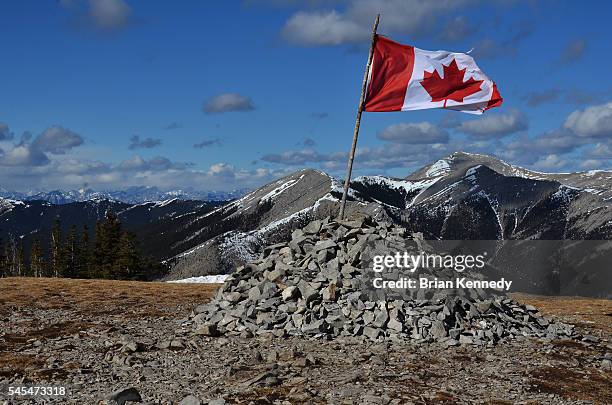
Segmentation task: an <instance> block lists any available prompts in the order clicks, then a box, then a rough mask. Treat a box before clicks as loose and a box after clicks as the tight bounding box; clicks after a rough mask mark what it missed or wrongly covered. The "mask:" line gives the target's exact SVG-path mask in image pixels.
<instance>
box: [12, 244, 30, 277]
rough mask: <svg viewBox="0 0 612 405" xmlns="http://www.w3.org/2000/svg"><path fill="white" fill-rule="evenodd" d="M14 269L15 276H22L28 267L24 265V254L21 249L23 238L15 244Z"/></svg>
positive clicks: (25, 274)
mask: <svg viewBox="0 0 612 405" xmlns="http://www.w3.org/2000/svg"><path fill="white" fill-rule="evenodd" d="M15 269H16V271H17V276H19V277H24V276H27V275H28V269H27V268H26V265H25V254H24V251H23V240H20V241H19V244H18V245H17V260H16V262H15Z"/></svg>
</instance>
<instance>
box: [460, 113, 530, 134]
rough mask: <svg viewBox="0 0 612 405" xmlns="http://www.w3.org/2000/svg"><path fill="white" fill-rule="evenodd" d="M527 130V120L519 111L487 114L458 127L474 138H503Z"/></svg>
mask: <svg viewBox="0 0 612 405" xmlns="http://www.w3.org/2000/svg"><path fill="white" fill-rule="evenodd" d="M527 128H528V123H527V118H526V117H525V116H524V115H523V114H522V113H521V112H520V111H517V110H512V111H509V112H507V113H490V114H488V115H487V114H485V115H483V116H482V117H481V118H479V119H475V120H471V121H464V122H462V123H461V124H459V126H457V130H458V131H461V132H463V133H466V134H468V135H470V136H472V137H474V138H492V137H503V136H507V135H511V134H513V133H516V132H520V131H524V130H526V129H527Z"/></svg>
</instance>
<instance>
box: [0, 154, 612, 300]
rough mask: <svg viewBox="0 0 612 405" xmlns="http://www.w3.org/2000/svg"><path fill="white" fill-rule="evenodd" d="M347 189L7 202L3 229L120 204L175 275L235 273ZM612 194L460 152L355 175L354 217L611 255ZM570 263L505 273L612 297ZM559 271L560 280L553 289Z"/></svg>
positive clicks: (316, 182) (606, 179) (330, 184)
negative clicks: (402, 168) (567, 267)
mask: <svg viewBox="0 0 612 405" xmlns="http://www.w3.org/2000/svg"><path fill="white" fill-rule="evenodd" d="M341 186H342V184H341V181H339V180H337V179H335V178H333V177H332V176H329V175H328V174H326V173H324V172H321V171H318V170H313V169H304V170H300V171H298V172H296V173H293V174H291V175H289V176H286V177H284V178H281V179H279V180H276V181H274V182H272V183H270V184H267V185H265V186H263V187H261V188H259V189H257V190H254V191H252V192H250V193H247V194H245V195H244V196H242V197H240V198H238V199H235V200H233V201H231V202H228V203H225V204H223V203H212V202H197V201H184V200H181V199H178V198H177V199H172V200H168V201H165V202H148V203H140V204H129V203H125V202H116V201H108V200H100V199H96V200H90V201H84V202H78V203H68V204H64V205H56V204H50V203H49V202H42V201H29V202H23V201H12V200H3V201H0V221H1V222H0V225H1V226H2V234H0V235H1V236H3V237H5V235H6V233H7V232H11V233H12V234H13V235H18V236H20V237H21V235H23V238H24V239H28V237H29V236H28V235H31V234H32V233H35V232H44V230H48V229H49V228H50V222H49V220H47V219H46V218H54V217H55V216H56V215H59V216H60V217H61V218H71V219H72V220H73V222H74V221H79V220H81V219H83V218H88V220H90V221H95V220H96V218H101V216H102V215H104V212H105V210H108V209H112V210H114V211H115V212H118V213H119V218H120V219H121V220H122V221H123V223H124V225H125V226H126V228H128V229H130V230H133V231H134V232H135V233H136V234H137V235H138V236H139V240H140V241H141V245H142V247H143V249H144V251H145V253H147V254H149V255H151V256H153V257H155V258H157V259H158V260H162V261H164V262H166V263H167V264H168V265H169V268H170V270H169V273H168V274H167V275H166V277H165V278H166V279H180V278H186V277H192V276H201V275H207V274H221V273H228V272H231V271H232V269H233V268H235V266H236V265H239V264H242V263H244V262H246V261H248V260H250V259H253V258H254V257H255V256H257V255H258V254H259V253H260V252H261V250H262V249H263V248H264V246H266V245H269V244H271V243H275V242H279V241H281V240H286V239H288V238H289V236H290V234H291V232H292V231H293V230H294V229H296V228H299V227H302V226H303V225H304V224H306V223H307V222H309V221H310V220H312V219H316V218H322V217H326V216H335V215H337V212H338V208H339V199H340V197H341V192H342V187H341ZM611 200H612V172H608V171H589V172H580V173H540V172H535V171H530V170H527V169H523V168H521V167H518V166H514V165H511V164H508V163H505V162H503V161H501V160H499V159H496V158H494V157H491V156H487V155H480V154H472V153H465V152H456V153H453V154H452V155H449V156H447V157H445V158H443V159H440V160H438V161H436V162H433V163H431V164H429V165H427V166H424V167H422V168H421V169H419V170H417V171H415V172H414V173H412V174H410V175H409V176H407V177H406V178H403V179H398V178H390V177H385V176H362V177H357V178H355V179H354V180H353V181H352V182H351V187H350V190H349V199H348V203H347V215H349V216H350V215H352V214H355V213H365V214H368V215H371V216H373V217H374V218H375V219H378V220H386V221H393V222H395V223H398V224H401V225H402V226H405V227H406V228H407V229H408V230H409V231H411V232H413V233H421V234H422V235H423V237H424V238H425V239H426V240H484V241H497V242H503V241H520V242H521V243H524V242H526V241H580V240H590V241H593V243H598V242H597V241H600V242H601V243H600V244H598V245H597V246H595V247H593V248H594V249H596V250H597V251H598V252H611V251H612V249H610V247H609V246H608V245H609V244H608V241H609V240H611V239H612V207H611V206H610V204H611ZM529 243H531V242H529ZM505 246H506V247H503V246H502V247H500V246H498V245H496V247H495V252H496V256H495V257H496V258H505V260H508V258H512V260H515V259H516V261H517V262H520V259H521V255H523V254H524V255H527V256H524V257H522V258H523V259H524V260H529V259H530V257H529V256H528V255H529V254H531V255H532V256H533V255H534V253H533V244H531V245H525V246H523V245H520V246H518V247H517V245H516V244H515V245H512V247H511V248H510V247H507V246H510V245H505ZM573 246H574V247H573V249H584V246H582V247H580V246H577V245H573ZM504 249H506V250H504ZM563 249H566V248H565V247H563ZM530 252H531V253H530ZM564 252H565V253H567V254H568V255H569V253H570V252H569V251H568V250H567V249H566V250H564ZM574 253H575V252H573V253H572V254H574ZM606 254H607V253H606ZM551 256H555V255H551ZM570 256H571V255H570ZM500 260H501V259H500ZM577 260H578V259H577ZM593 260H595V259H593ZM597 260H600V258H599V259H597ZM589 263H593V262H592V261H591V262H589ZM605 263H606V262H605V261H604V264H605ZM608 263H609V262H608ZM572 266H573V267H572V270H571V276H568V274H569V273H568V272H567V271H566V272H565V273H563V274H562V276H560V275H559V274H557V273H558V270H550V272H547V271H548V270H547V271H545V272H544V273H546V274H538V275H535V274H526V273H525V271H522V272H521V271H520V270H521V269H519V268H517V267H516V266H515V267H512V266H510V267H508V266H506V267H504V268H508V269H512V270H500V271H501V274H502V275H503V274H504V271H506V272H508V271H513V272H515V273H516V272H518V273H521V277H522V279H523V281H522V285H523V286H524V290H529V291H530V292H539V293H569V294H574V293H575V294H581V295H596V296H608V295H610V294H612V278H611V277H612V276H611V274H610V273H611V272H610V271H608V269H607V267H606V266H605V265H603V267H602V266H601V265H598V267H597V268H595V269H592V268H590V267H589V265H588V263H587V262H584V260H583V261H582V262H581V263H580V265H578V264H576V265H572ZM555 272H557V273H555ZM549 273H550V274H549ZM552 273H554V274H552ZM560 277H561V278H562V280H561V281H559V278H560ZM551 278H552V279H555V280H556V282H555V283H556V284H555V285H553V286H552V287H551V284H550V282H549V281H550V279H551Z"/></svg>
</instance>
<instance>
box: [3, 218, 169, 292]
mask: <svg viewBox="0 0 612 405" xmlns="http://www.w3.org/2000/svg"><path fill="white" fill-rule="evenodd" d="M89 236H90V230H89V228H88V226H87V225H84V226H83V228H82V229H81V230H79V229H77V226H76V225H73V226H72V227H70V228H69V230H68V232H67V234H66V235H63V234H62V227H61V221H60V218H59V217H57V218H56V219H55V222H54V225H53V227H52V229H51V233H50V235H49V240H48V243H47V244H43V241H42V240H41V239H40V237H38V236H35V237H34V238H33V239H32V243H31V247H30V255H29V260H26V257H25V249H24V244H23V239H22V238H16V237H15V236H14V235H9V236H8V240H6V241H2V240H0V277H10V276H18V277H19V276H21V277H66V278H105V279H121V280H148V279H151V278H154V277H156V276H159V275H161V274H163V272H164V271H165V267H164V266H163V265H162V264H161V263H159V262H156V261H154V260H152V259H150V258H148V257H145V256H143V255H142V254H141V253H140V250H139V249H138V244H137V241H136V236H135V235H134V234H133V233H132V232H129V231H126V230H124V229H123V228H122V225H121V222H120V221H119V219H118V218H117V216H116V215H115V214H114V213H113V212H110V211H109V212H108V213H107V214H106V217H105V218H104V220H101V221H98V222H97V223H96V228H95V230H94V237H93V240H92V241H90V237H89Z"/></svg>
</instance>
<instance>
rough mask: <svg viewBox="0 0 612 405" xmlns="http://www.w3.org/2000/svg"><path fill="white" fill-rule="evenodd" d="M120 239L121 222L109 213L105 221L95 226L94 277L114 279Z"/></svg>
mask: <svg viewBox="0 0 612 405" xmlns="http://www.w3.org/2000/svg"><path fill="white" fill-rule="evenodd" d="M120 238H121V222H119V220H118V219H117V216H116V215H115V214H114V213H113V212H112V211H109V212H107V214H106V219H105V220H104V221H103V222H99V223H98V224H96V242H95V247H94V252H93V262H94V266H95V274H96V277H100V278H114V274H113V273H114V270H115V261H116V260H117V253H118V249H119V240H120Z"/></svg>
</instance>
